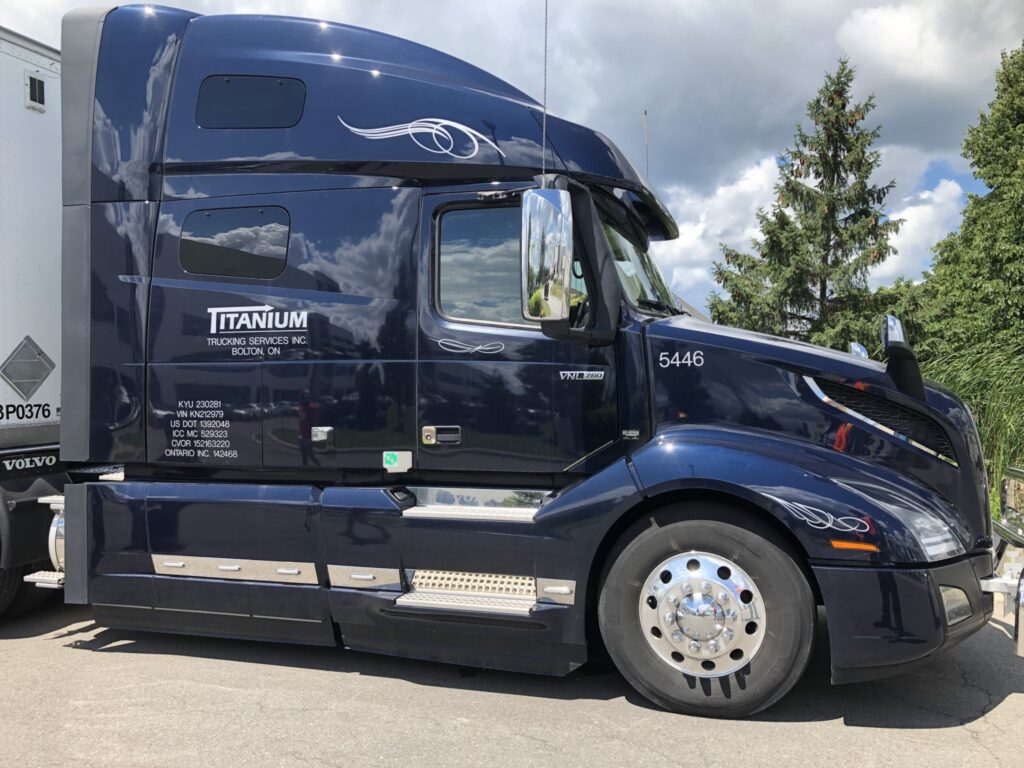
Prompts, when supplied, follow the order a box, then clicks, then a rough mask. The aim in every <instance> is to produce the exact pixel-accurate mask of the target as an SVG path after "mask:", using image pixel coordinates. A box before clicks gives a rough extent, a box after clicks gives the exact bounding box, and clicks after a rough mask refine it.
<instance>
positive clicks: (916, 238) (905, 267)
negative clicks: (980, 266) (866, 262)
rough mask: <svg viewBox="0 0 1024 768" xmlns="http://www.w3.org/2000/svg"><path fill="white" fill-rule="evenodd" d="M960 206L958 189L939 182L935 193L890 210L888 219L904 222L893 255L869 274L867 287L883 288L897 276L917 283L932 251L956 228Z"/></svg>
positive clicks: (920, 195) (961, 196)
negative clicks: (869, 283) (869, 284)
mask: <svg viewBox="0 0 1024 768" xmlns="http://www.w3.org/2000/svg"><path fill="white" fill-rule="evenodd" d="M964 203H965V199H964V191H963V189H962V188H961V187H960V185H959V184H957V183H956V182H955V181H953V180H952V179H942V180H941V181H940V182H939V183H938V184H937V185H936V186H935V189H931V190H927V191H925V192H920V193H918V194H916V195H913V196H912V197H910V198H908V200H907V201H906V204H905V205H904V206H903V207H901V208H897V209H896V210H894V211H893V212H892V217H893V218H896V219H903V220H904V221H903V226H902V227H901V228H900V231H899V234H898V235H896V236H895V237H894V238H893V239H892V245H893V246H894V247H895V248H896V250H897V253H896V255H894V256H890V257H889V258H888V259H887V260H886V261H885V262H883V263H882V264H881V265H879V266H878V267H876V268H875V269H874V270H873V271H872V273H871V283H872V284H874V285H884V284H886V283H891V282H892V281H893V279H894V278H896V277H897V276H900V275H902V276H903V277H906V278H909V279H911V280H917V279H920V277H921V273H922V272H923V271H924V270H925V269H927V268H928V266H929V264H931V258H932V247H933V246H934V245H935V243H937V242H938V241H939V240H941V239H942V238H943V237H945V236H946V235H947V234H949V233H950V232H951V231H953V230H954V229H956V228H957V227H958V226H959V224H960V212H961V211H962V210H963V206H964Z"/></svg>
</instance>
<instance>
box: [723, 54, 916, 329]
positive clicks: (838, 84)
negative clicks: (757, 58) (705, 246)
mask: <svg viewBox="0 0 1024 768" xmlns="http://www.w3.org/2000/svg"><path fill="white" fill-rule="evenodd" d="M853 80H854V69H853V67H851V66H850V64H849V62H847V61H846V60H845V59H843V60H840V62H839V66H838V69H837V70H836V71H835V72H834V73H831V74H829V75H827V76H826V77H825V83H824V85H822V87H821V89H820V90H819V91H818V93H817V95H816V96H815V97H814V98H813V99H812V100H811V101H810V102H809V103H808V104H807V116H808V117H809V118H810V120H811V122H812V124H813V129H812V131H811V133H807V132H806V131H805V130H804V128H803V127H801V126H800V125H798V126H797V128H796V134H795V136H794V145H793V148H792V149H787V150H786V152H785V153H784V154H783V155H782V156H781V157H779V159H778V166H779V180H778V182H777V183H776V185H775V202H774V203H773V205H772V208H771V210H769V211H764V210H761V211H758V214H757V218H758V223H759V224H760V229H761V237H760V239H758V240H755V241H754V243H753V250H754V252H753V253H743V252H741V251H738V250H735V249H732V248H728V247H725V246H723V247H722V254H723V257H724V260H723V261H722V262H716V263H715V266H714V276H715V280H716V282H718V284H719V285H721V286H722V288H724V289H725V292H726V295H725V296H722V295H719V294H717V293H716V294H713V295H712V296H711V297H710V299H709V302H708V303H709V308H710V310H711V315H712V318H713V319H714V320H715V321H716V322H719V323H725V324H727V325H734V326H739V327H741V328H748V329H751V330H757V331H764V332H767V333H773V334H776V335H780V336H788V337H790V338H796V339H800V340H803V341H811V342H814V343H817V344H824V345H827V346H845V345H846V344H848V343H849V342H850V341H858V340H862V339H865V338H867V337H868V336H877V334H878V327H879V323H878V320H877V319H876V318H877V311H876V310H877V308H878V302H879V301H880V300H881V298H884V297H879V296H876V295H874V294H872V292H871V290H870V289H869V288H868V285H867V274H868V270H869V269H870V268H871V267H873V266H875V265H876V264H880V263H881V262H883V261H884V260H885V259H886V258H888V256H889V255H890V254H891V253H892V252H893V249H892V247H891V246H890V245H889V238H890V237H891V236H892V235H894V234H895V233H896V232H897V231H898V229H899V225H900V222H899V221H895V220H891V219H887V218H886V216H885V214H884V212H883V206H884V203H885V198H886V196H887V195H888V193H889V192H890V191H891V190H892V188H893V186H894V182H890V183H888V184H886V185H884V186H878V185H875V184H872V183H871V175H872V173H873V172H874V171H875V169H876V168H877V167H878V164H879V161H880V155H879V153H878V152H877V151H875V150H872V149H871V146H872V144H873V143H874V142H875V140H877V139H878V137H879V129H878V128H873V129H868V128H865V127H864V125H863V123H864V120H865V118H866V117H867V115H868V113H870V112H871V110H872V109H873V108H874V97H873V96H869V97H868V98H867V99H866V100H864V101H862V102H854V101H853V100H852V97H851V93H850V92H851V89H852V87H853Z"/></svg>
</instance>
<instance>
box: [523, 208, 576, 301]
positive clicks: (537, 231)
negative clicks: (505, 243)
mask: <svg viewBox="0 0 1024 768" xmlns="http://www.w3.org/2000/svg"><path fill="white" fill-rule="evenodd" d="M522 208H523V231H522V239H521V242H522V256H523V317H525V318H526V319H527V320H536V321H541V320H563V321H564V320H568V319H569V285H570V280H571V279H572V200H571V199H570V197H569V192H568V191H567V190H564V189H529V190H527V191H526V192H524V193H523V206H522Z"/></svg>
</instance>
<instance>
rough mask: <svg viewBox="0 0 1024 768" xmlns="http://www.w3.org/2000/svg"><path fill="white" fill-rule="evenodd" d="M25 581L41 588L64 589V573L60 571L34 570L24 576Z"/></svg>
mask: <svg viewBox="0 0 1024 768" xmlns="http://www.w3.org/2000/svg"><path fill="white" fill-rule="evenodd" d="M25 582H26V583H27V584H35V585H36V586H37V587H41V588H42V589H64V574H63V573H61V572H60V571H36V572H35V573H30V574H29V575H28V576H26V577H25Z"/></svg>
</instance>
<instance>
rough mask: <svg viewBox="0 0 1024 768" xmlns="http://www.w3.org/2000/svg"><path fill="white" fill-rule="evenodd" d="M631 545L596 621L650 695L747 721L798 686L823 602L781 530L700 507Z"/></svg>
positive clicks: (611, 573) (649, 524) (648, 525)
mask: <svg viewBox="0 0 1024 768" xmlns="http://www.w3.org/2000/svg"><path fill="white" fill-rule="evenodd" d="M693 514H699V515H700V516H701V518H702V519H692V516H693ZM680 518H690V519H680ZM624 540H625V541H626V542H628V543H624V545H623V546H620V547H619V548H618V549H619V551H618V555H617V556H616V557H615V559H614V560H613V561H612V564H611V567H610V568H609V569H608V570H607V572H606V574H605V578H604V582H603V585H602V588H601V593H600V598H599V602H598V623H599V625H600V628H601V635H602V637H603V638H604V642H605V645H606V647H607V648H608V653H609V654H610V655H611V657H612V660H613V661H614V662H615V665H616V667H618V669H619V671H620V672H621V673H622V675H623V676H624V677H625V678H626V680H628V681H629V683H630V684H631V685H632V686H633V687H634V688H636V689H637V690H638V691H639V692H640V693H641V694H643V695H644V696H645V697H646V698H648V699H650V700H651V701H652V702H654V703H656V704H658V705H659V706H662V707H664V708H665V709H669V710H672V711H675V712H681V713H684V714H689V715H703V716H710V717H745V716H748V715H752V714H754V713H756V712H759V711H761V710H763V709H765V708H766V707H769V706H771V705H772V704H774V703H775V702H776V701H778V700H779V699H780V698H782V697H783V696H784V695H785V694H786V693H787V692H788V691H789V690H790V688H792V687H793V685H795V684H796V682H797V680H799V679H800V676H801V675H802V674H803V672H804V670H805V669H806V667H807V662H808V661H809V659H810V655H811V649H812V646H813V640H814V622H815V606H814V596H813V594H812V592H811V588H810V586H809V584H808V583H807V579H806V578H805V576H804V574H803V572H802V571H801V569H800V566H799V565H797V563H796V561H795V558H794V555H793V554H792V553H791V552H790V549H789V547H788V546H787V545H786V543H785V542H784V541H782V540H781V539H780V538H779V537H778V536H776V535H775V533H774V531H772V530H771V529H770V528H768V527H767V526H765V525H764V524H763V523H761V522H760V521H758V520H757V519H756V518H753V517H750V518H748V516H746V515H744V514H743V513H741V512H737V511H736V510H733V509H731V508H729V507H725V506H720V505H702V506H701V507H700V509H694V508H692V507H678V508H675V509H671V510H663V511H662V512H661V513H660V514H658V515H657V516H655V517H651V518H649V519H647V520H645V523H644V525H643V526H642V527H640V528H634V529H633V531H632V532H631V533H629V534H627V535H626V537H624Z"/></svg>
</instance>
